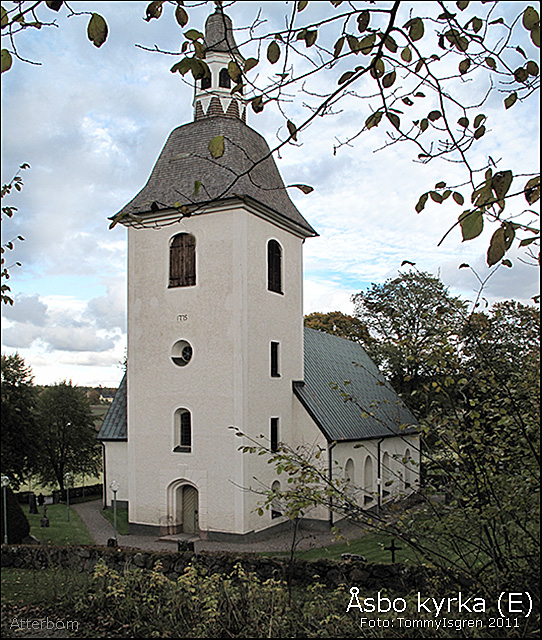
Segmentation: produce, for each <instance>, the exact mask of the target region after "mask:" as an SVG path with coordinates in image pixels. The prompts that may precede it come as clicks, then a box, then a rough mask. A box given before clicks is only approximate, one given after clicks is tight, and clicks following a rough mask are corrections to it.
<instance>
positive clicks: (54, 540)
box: [21, 504, 94, 546]
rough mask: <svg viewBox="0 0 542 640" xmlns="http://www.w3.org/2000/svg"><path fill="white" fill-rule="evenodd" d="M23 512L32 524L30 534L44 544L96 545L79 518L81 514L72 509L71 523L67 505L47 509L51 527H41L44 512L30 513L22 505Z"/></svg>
mask: <svg viewBox="0 0 542 640" xmlns="http://www.w3.org/2000/svg"><path fill="white" fill-rule="evenodd" d="M21 506H22V508H23V512H24V514H25V515H26V517H27V518H28V522H29V523H30V534H31V535H33V536H34V537H35V538H37V539H38V540H39V541H40V542H41V543H42V544H51V545H57V546H66V545H80V544H90V545H92V544H94V541H93V540H92V538H91V537H90V534H89V532H88V531H87V528H86V527H85V525H84V524H83V521H82V520H81V518H80V517H79V514H78V513H77V512H76V511H74V510H73V509H72V508H70V521H69V522H68V518H67V507H66V505H65V504H52V505H48V507H47V517H48V518H49V527H46V528H45V527H41V524H40V520H41V518H42V515H43V510H42V509H39V513H37V514H32V513H29V507H28V505H27V504H24V505H21Z"/></svg>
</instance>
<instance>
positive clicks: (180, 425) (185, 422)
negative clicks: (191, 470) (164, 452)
mask: <svg viewBox="0 0 542 640" xmlns="http://www.w3.org/2000/svg"><path fill="white" fill-rule="evenodd" d="M174 429H175V447H174V448H173V451H176V452H178V453H190V452H191V451H192V416H191V414H190V411H188V409H177V411H175V419H174Z"/></svg>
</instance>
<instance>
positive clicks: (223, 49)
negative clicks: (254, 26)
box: [194, 2, 246, 122]
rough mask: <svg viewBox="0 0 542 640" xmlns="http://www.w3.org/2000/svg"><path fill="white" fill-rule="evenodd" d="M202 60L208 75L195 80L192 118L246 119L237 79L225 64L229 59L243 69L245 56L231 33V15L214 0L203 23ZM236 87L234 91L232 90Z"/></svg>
mask: <svg viewBox="0 0 542 640" xmlns="http://www.w3.org/2000/svg"><path fill="white" fill-rule="evenodd" d="M204 44H205V54H204V58H203V59H204V60H205V62H206V63H207V66H208V67H209V69H210V72H211V75H210V77H209V76H206V77H203V78H202V79H200V80H196V84H195V90H194V120H201V119H202V118H210V117H213V116H228V117H231V118H240V119H241V120H243V122H246V104H245V100H244V98H243V87H242V84H241V79H240V82H239V83H238V84H237V85H236V83H235V82H234V81H233V80H232V79H231V76H230V72H229V70H228V65H229V64H230V63H231V62H234V63H236V64H237V66H238V67H239V68H240V69H242V67H243V64H244V61H245V60H244V58H243V56H242V55H241V54H240V52H239V49H238V48H237V43H236V42H235V37H234V35H233V24H232V20H231V18H230V17H229V16H228V15H226V14H225V13H224V11H223V9H222V4H221V3H219V2H217V3H216V9H215V12H214V13H212V14H211V15H210V16H209V17H208V18H207V21H206V23H205V42H204ZM234 88H235V89H236V90H235V91H234V92H233V93H232V90H233V89H234Z"/></svg>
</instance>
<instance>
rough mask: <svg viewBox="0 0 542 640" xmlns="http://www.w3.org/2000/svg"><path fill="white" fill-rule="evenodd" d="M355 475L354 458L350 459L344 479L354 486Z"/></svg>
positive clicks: (347, 462)
mask: <svg viewBox="0 0 542 640" xmlns="http://www.w3.org/2000/svg"><path fill="white" fill-rule="evenodd" d="M354 473H355V472H354V461H353V460H352V458H348V460H347V461H346V465H345V466H344V479H345V480H346V482H348V484H349V485H353V484H354V483H355V481H356V478H355V475H354Z"/></svg>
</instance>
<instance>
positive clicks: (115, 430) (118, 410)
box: [98, 374, 128, 440]
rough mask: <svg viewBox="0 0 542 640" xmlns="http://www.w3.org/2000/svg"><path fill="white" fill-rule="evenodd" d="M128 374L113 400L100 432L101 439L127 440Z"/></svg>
mask: <svg viewBox="0 0 542 640" xmlns="http://www.w3.org/2000/svg"><path fill="white" fill-rule="evenodd" d="M126 399H127V393H126V374H124V376H123V378H122V380H121V382H120V385H119V388H118V389H117V393H115V397H114V398H113V402H112V403H111V406H110V407H109V410H108V412H107V413H106V415H105V418H104V421H103V422H102V427H101V429H100V432H99V433H98V438H99V439H100V440H127V439H128V437H127V436H128V428H127V420H126Z"/></svg>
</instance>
